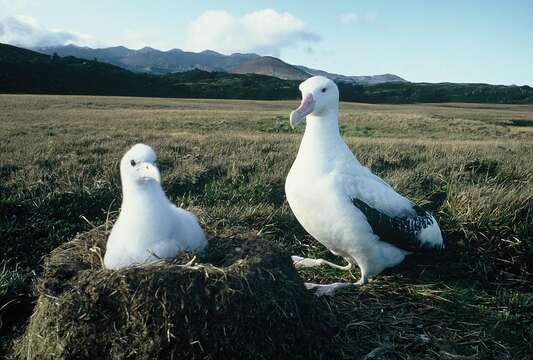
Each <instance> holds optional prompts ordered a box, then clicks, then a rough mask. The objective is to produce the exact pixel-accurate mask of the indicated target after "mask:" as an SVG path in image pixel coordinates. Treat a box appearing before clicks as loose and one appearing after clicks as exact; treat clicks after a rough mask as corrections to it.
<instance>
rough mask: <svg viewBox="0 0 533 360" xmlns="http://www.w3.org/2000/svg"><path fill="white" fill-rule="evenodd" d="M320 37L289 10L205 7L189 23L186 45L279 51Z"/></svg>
mask: <svg viewBox="0 0 533 360" xmlns="http://www.w3.org/2000/svg"><path fill="white" fill-rule="evenodd" d="M317 41H320V36H319V35H317V34H315V33H313V32H310V31H309V30H307V27H306V25H305V23H304V22H303V21H302V20H300V19H298V18H296V17H294V16H292V15H291V14H289V13H288V12H284V13H278V12H277V11H275V10H272V9H264V10H258V11H254V12H251V13H248V14H245V15H243V16H241V17H238V16H234V15H232V14H230V13H229V12H227V11H206V12H204V13H203V14H202V15H200V16H199V17H198V18H196V19H195V20H193V21H192V22H191V23H190V24H189V29H188V33H187V41H186V44H187V48H188V49H190V50H193V51H201V50H206V49H210V50H215V51H219V52H222V53H233V52H257V53H259V54H263V55H275V56H277V55H279V53H280V51H281V50H282V49H283V48H285V47H287V46H293V45H297V44H299V43H302V42H305V43H309V42H317Z"/></svg>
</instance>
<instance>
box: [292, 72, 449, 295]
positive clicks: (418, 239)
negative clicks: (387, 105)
mask: <svg viewBox="0 0 533 360" xmlns="http://www.w3.org/2000/svg"><path fill="white" fill-rule="evenodd" d="M300 91H301V92H302V103H301V105H300V107H299V108H298V109H297V110H295V111H293V112H292V113H291V119H290V121H291V125H292V126H293V127H294V126H296V125H297V124H298V123H299V122H301V121H303V120H304V119H306V129H305V133H304V136H303V139H302V142H301V144H300V148H299V150H298V155H297V156H296V160H295V161H294V164H293V165H292V168H291V169H290V171H289V174H288V176H287V180H286V183H285V192H286V195H287V200H288V202H289V205H290V207H291V209H292V211H293V213H294V215H295V216H296V218H297V219H298V221H299V222H300V223H301V224H302V226H303V227H304V228H305V230H306V231H307V232H309V233H310V234H311V235H312V236H313V237H314V238H315V239H317V240H318V241H319V242H321V243H322V244H323V245H325V246H326V247H327V248H328V249H329V250H330V251H331V252H332V253H333V254H335V255H339V256H342V257H343V258H345V259H346V260H347V261H348V265H347V266H345V267H341V268H343V269H349V268H351V266H352V265H354V264H357V265H358V266H359V268H360V269H361V279H360V280H359V281H358V282H357V283H355V284H354V285H360V284H364V283H366V282H367V279H368V277H370V276H373V275H376V274H378V273H380V272H381V271H383V270H384V269H385V268H388V267H392V266H395V265H397V264H399V263H400V262H402V261H403V259H404V257H405V255H407V254H409V253H410V252H413V251H416V250H417V249H419V248H434V247H435V248H440V247H442V246H443V240H442V235H441V232H440V229H439V226H438V224H437V222H436V220H435V219H434V218H433V216H432V215H431V214H430V213H428V212H426V211H425V210H423V209H422V208H420V207H418V206H416V205H414V204H413V203H412V202H411V201H409V200H408V199H406V198H405V197H403V196H402V195H400V194H398V193H397V192H395V191H394V189H393V188H392V187H391V186H389V185H388V184H387V183H386V182H385V181H383V180H382V179H381V178H379V177H378V176H376V175H374V174H372V172H371V171H370V170H369V169H368V168H366V167H364V166H362V165H361V164H360V163H359V161H358V160H357V159H356V158H355V156H354V155H353V154H352V152H351V151H350V149H349V148H348V146H347V145H346V144H345V143H344V141H343V140H342V137H341V135H340V132H339V124H338V112H339V110H338V104H339V92H338V88H337V86H336V85H335V83H334V82H333V81H331V80H329V79H327V78H325V77H321V76H315V77H312V78H310V79H307V80H306V81H304V82H303V83H302V84H300ZM293 260H294V262H295V265H296V266H300V267H308V266H317V265H322V264H328V262H325V261H324V260H322V259H319V260H314V259H303V258H300V257H297V256H295V257H293ZM329 264H331V263H329ZM337 267H339V266H337ZM347 285H352V284H333V285H331V286H328V285H315V284H308V287H309V288H318V289H317V291H318V294H319V295H321V294H332V293H333V292H334V291H335V290H336V289H337V288H339V287H344V286H347Z"/></svg>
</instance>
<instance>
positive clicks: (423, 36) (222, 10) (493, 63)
mask: <svg viewBox="0 0 533 360" xmlns="http://www.w3.org/2000/svg"><path fill="white" fill-rule="evenodd" d="M0 42H4V43H10V44H13V45H18V46H23V47H38V46H54V45H64V44H71V43H73V44H77V45H83V46H91V47H106V46H116V45H124V46H126V47H130V48H134V49H138V48H142V47H144V46H150V47H153V48H157V49H162V50H168V49H171V48H179V49H182V50H190V51H201V50H205V49H211V50H215V51H218V52H221V53H224V54H230V53H233V52H242V53H245V52H255V53H259V54H261V55H273V56H277V57H280V58H281V59H282V60H284V61H286V62H288V63H291V64H298V65H305V66H308V67H312V68H317V69H321V70H326V71H329V72H334V73H340V74H344V75H375V74H384V73H392V74H396V75H399V76H401V77H403V78H405V79H406V80H409V81H414V82H444V81H449V82H483V83H491V84H505V85H511V84H514V85H530V86H533V1H531V0H508V1H503V0H448V1H438V2H437V1H427V0H426V1H422V0H404V1H400V0H390V1H385V0H374V1H367V0H328V1H324V0H322V1H315V0H306V1H299V0H298V1H258V0H255V1H253V0H249V1H236V0H234V1H202V0H188V1H171V0H160V1H158V0H152V1H148V0H129V1H121V2H118V1H114V2H111V1H108V0H92V1H81V0H48V1H41V0H34V1H32V0H0Z"/></svg>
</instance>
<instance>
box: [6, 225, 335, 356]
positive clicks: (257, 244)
mask: <svg viewBox="0 0 533 360" xmlns="http://www.w3.org/2000/svg"><path fill="white" fill-rule="evenodd" d="M107 235H108V234H107V233H106V231H105V230H104V229H102V228H96V229H94V230H92V231H90V232H88V233H85V234H82V235H80V236H78V237H77V238H76V239H74V240H73V241H71V242H69V243H66V244H64V245H62V246H61V247H59V248H57V249H56V250H54V251H53V252H52V253H51V254H50V255H49V256H48V257H47V259H46V260H45V264H44V275H43V280H42V281H41V282H40V283H39V284H38V286H37V292H38V295H39V298H38V301H37V305H36V307H35V311H34V314H33V316H32V318H31V321H30V324H29V326H28V328H27V330H26V333H25V334H24V336H23V337H22V338H21V339H20V341H19V342H18V344H17V346H16V348H17V349H16V350H17V355H18V356H19V357H20V358H26V359H48V358H53V359H97V358H112V359H124V358H135V359H156V358H168V359H179V358H193V359H195V358H197V359H200V358H201V359H209V358H217V359H218V358H265V359H272V358H316V357H318V356H319V353H320V352H321V351H320V349H319V348H320V347H321V346H320V339H324V338H325V337H324V335H323V334H322V335H320V334H319V331H318V323H319V322H317V319H316V315H315V314H316V312H315V311H313V302H312V299H311V298H310V295H309V294H308V293H307V291H306V290H305V288H304V286H303V284H302V281H301V280H300V278H299V277H298V275H297V273H296V270H295V269H294V266H293V265H292V262H291V260H290V258H289V256H288V255H287V254H286V253H284V252H283V251H282V250H281V249H280V248H279V247H278V246H276V245H274V244H272V243H270V242H267V241H263V240H260V239H257V238H254V237H253V236H249V235H250V234H246V235H243V234H240V235H239V234H234V235H233V236H230V237H225V238H224V239H221V238H212V239H210V243H209V247H208V250H207V251H206V254H205V255H204V257H203V258H202V259H196V258H190V256H188V255H187V254H185V253H183V254H180V256H178V257H177V258H176V259H175V260H173V261H161V262H158V263H156V264H152V265H149V266H143V267H141V266H139V267H132V268H127V269H122V270H118V271H109V270H105V269H103V266H102V254H103V252H104V249H105V241H106V239H107Z"/></svg>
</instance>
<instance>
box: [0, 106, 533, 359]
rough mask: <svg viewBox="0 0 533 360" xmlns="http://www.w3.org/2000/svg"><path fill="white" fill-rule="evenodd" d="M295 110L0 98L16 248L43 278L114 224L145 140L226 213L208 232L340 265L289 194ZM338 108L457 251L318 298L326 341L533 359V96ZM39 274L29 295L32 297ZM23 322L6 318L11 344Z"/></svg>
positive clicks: (316, 276)
mask: <svg viewBox="0 0 533 360" xmlns="http://www.w3.org/2000/svg"><path fill="white" fill-rule="evenodd" d="M296 105H297V104H296V103H295V102H285V101H280V102H254V101H215V100H175V99H141V98H134V99H133V98H114V97H61V96H0V132H1V135H2V142H1V143H0V152H1V154H2V157H1V158H0V192H1V195H2V196H1V197H0V232H1V233H0V238H1V239H2V244H3V250H4V254H5V255H4V256H5V259H6V260H9V264H11V265H13V264H19V265H18V266H19V268H18V269H27V270H24V271H26V272H27V273H29V274H31V271H35V272H36V273H37V274H38V275H37V276H40V274H41V271H42V270H41V264H42V257H43V256H45V255H46V254H48V253H49V252H50V251H51V250H52V249H54V248H55V247H57V246H59V245H61V244H63V243H65V242H66V241H69V240H71V239H72V238H73V237H74V236H75V235H76V234H77V233H80V232H84V231H87V230H90V229H92V228H93V227H94V226H98V225H101V224H105V223H106V221H113V220H114V218H115V217H116V215H117V213H118V210H119V206H120V201H121V194H120V179H119V170H118V162H119V159H120V158H121V156H122V155H123V153H124V151H126V150H127V149H128V148H129V147H130V146H131V145H132V144H134V143H136V142H140V141H142V142H145V143H148V144H150V145H152V146H153V147H154V148H155V149H156V151H157V152H158V155H159V160H160V164H161V171H162V177H163V186H164V188H165V190H166V192H167V194H168V195H169V197H170V198H171V199H172V201H174V202H176V203H177V204H178V205H182V206H185V207H193V208H194V209H201V211H200V212H201V214H200V216H202V217H204V218H205V219H206V221H208V222H210V223H212V224H215V225H213V226H212V227H211V228H210V231H211V232H217V231H222V230H223V229H225V228H228V227H234V226H237V227H242V228H243V229H245V230H246V231H250V232H253V233H258V234H260V235H261V236H262V237H263V238H265V239H267V240H269V241H272V242H275V243H277V244H279V245H281V246H282V247H283V248H284V249H285V250H286V251H287V252H289V253H295V254H299V255H305V256H320V257H325V258H328V259H330V260H332V261H337V262H338V261H339V259H336V258H335V257H333V256H332V255H330V254H329V252H328V251H327V250H326V249H325V248H324V247H323V246H321V245H320V244H318V243H317V242H316V241H315V240H313V239H312V238H311V237H310V236H309V235H307V234H306V233H305V231H304V230H303V229H302V228H301V227H300V225H299V224H298V222H297V221H296V219H295V218H294V216H293V215H292V213H291V211H290V209H289V207H288V205H287V203H286V201H285V196H284V189H283V188H284V181H285V176H286V174H287V172H288V170H289V168H290V166H291V164H292V161H293V159H294V156H295V154H296V151H297V149H298V144H299V141H300V137H301V134H300V132H301V130H302V129H300V130H299V131H298V132H293V131H291V130H290V129H289V127H288V126H287V125H286V119H287V114H288V112H289V111H290V109H291V108H292V107H294V106H296ZM341 113H342V118H341V121H342V131H343V134H344V136H345V139H346V141H347V143H348V145H349V146H350V148H351V149H352V150H353V151H354V152H355V153H356V154H357V156H358V158H359V159H360V161H361V162H362V163H364V164H365V165H367V166H369V167H370V168H371V169H372V170H373V171H375V172H376V173H377V174H378V175H380V176H382V177H383V178H384V179H385V180H387V181H388V182H389V183H391V184H392V185H393V186H394V187H395V188H396V189H397V190H398V191H400V192H402V193H403V194H405V195H407V196H408V197H410V198H412V199H413V200H415V201H417V202H419V203H421V204H423V205H425V206H426V207H428V208H429V209H431V210H432V211H433V212H434V213H435V215H436V217H437V218H438V220H439V223H440V224H441V228H442V229H443V232H444V235H445V238H446V244H447V247H446V251H445V253H444V254H443V255H442V256H439V257H425V256H411V257H410V258H409V259H408V261H406V262H405V263H404V264H402V265H401V266H400V267H399V268H397V269H391V270H389V271H387V272H386V273H385V274H383V275H382V276H379V277H377V278H376V279H375V280H374V281H372V282H371V283H370V284H369V285H367V286H364V287H362V288H360V289H352V290H346V291H344V292H342V293H340V294H339V296H336V297H334V298H331V299H321V300H318V302H317V304H316V305H317V306H318V308H322V306H324V307H325V309H328V310H327V311H326V314H325V315H324V316H326V318H327V319H329V320H328V321H329V322H330V324H331V325H332V326H333V327H334V328H335V329H336V330H335V332H334V334H333V335H332V338H331V342H330V347H329V348H328V349H325V352H326V353H332V352H333V353H334V354H336V356H337V357H345V358H363V357H365V356H366V357H367V358H368V359H378V358H398V359H408V358H413V357H417V358H428V359H433V358H436V357H441V358H449V359H455V358H472V359H475V358H513V359H514V358H516V359H520V358H527V357H528V356H530V354H531V353H533V348H532V344H533V341H532V339H533V320H532V319H533V316H532V313H533V308H532V307H533V300H532V293H533V285H532V284H533V277H532V274H533V262H532V260H531V259H532V258H533V236H532V235H533V185H532V184H533V182H532V179H533V170H532V167H531V164H533V146H532V144H533V132H532V131H527V130H526V129H528V127H525V126H516V125H513V124H514V121H515V120H528V119H531V118H533V107H532V106H508V105H494V106H492V105H479V106H478V105H473V104H470V105H464V104H440V105H424V106H418V105H406V106H394V105H364V104H341ZM284 119H285V120H284ZM10 269H15V268H14V267H13V266H12V267H11V268H10ZM14 271H15V272H16V271H18V270H14ZM300 275H301V276H302V277H303V278H304V279H305V280H308V281H318V282H324V283H326V282H330V281H342V280H344V281H352V280H354V279H357V278H358V276H359V275H358V270H354V272H353V273H350V272H341V271H336V270H331V269H308V270H305V271H301V272H300ZM29 280H31V278H30V279H29ZM29 280H28V282H25V283H24V284H25V285H23V286H22V288H23V295H21V297H22V296H25V297H27V296H31V295H30V294H31V288H30V283H31V281H29ZM2 303H5V300H4V299H3V298H2V299H1V300H0V307H1V306H2ZM26 319H27V315H24V316H21V317H20V318H19V319H18V322H15V325H13V326H14V327H9V328H7V327H3V328H2V329H0V331H2V335H0V336H3V338H2V339H4V341H2V349H4V350H6V351H7V350H8V349H9V347H10V344H11V339H12V338H13V336H14V335H13V334H19V333H20V329H21V328H23V325H24V322H25V321H26ZM17 329H18V330H17ZM17 331H18V332H17Z"/></svg>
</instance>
